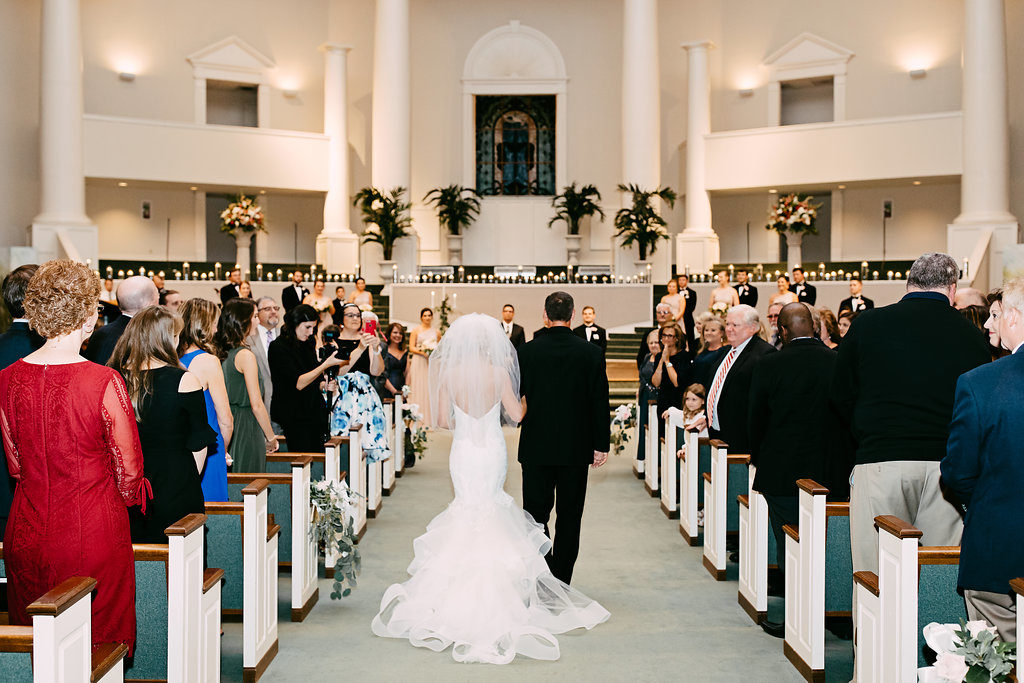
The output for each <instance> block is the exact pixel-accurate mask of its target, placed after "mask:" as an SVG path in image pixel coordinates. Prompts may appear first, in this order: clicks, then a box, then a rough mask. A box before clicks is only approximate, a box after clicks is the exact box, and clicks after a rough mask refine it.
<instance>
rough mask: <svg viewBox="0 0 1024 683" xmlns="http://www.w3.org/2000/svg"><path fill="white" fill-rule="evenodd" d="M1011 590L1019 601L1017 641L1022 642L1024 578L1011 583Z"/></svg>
mask: <svg viewBox="0 0 1024 683" xmlns="http://www.w3.org/2000/svg"><path fill="white" fill-rule="evenodd" d="M1010 588H1011V589H1012V590H1013V592H1014V593H1015V594H1016V601H1017V603H1016V604H1017V639H1018V640H1020V637H1021V634H1024V578H1017V579H1014V580H1013V581H1011V582H1010Z"/></svg>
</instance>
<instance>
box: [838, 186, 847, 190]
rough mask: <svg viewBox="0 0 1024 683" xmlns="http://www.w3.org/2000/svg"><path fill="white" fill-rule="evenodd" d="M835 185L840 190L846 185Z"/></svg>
mask: <svg viewBox="0 0 1024 683" xmlns="http://www.w3.org/2000/svg"><path fill="white" fill-rule="evenodd" d="M836 187H837V188H838V189H840V190H845V189H846V185H837V186H836Z"/></svg>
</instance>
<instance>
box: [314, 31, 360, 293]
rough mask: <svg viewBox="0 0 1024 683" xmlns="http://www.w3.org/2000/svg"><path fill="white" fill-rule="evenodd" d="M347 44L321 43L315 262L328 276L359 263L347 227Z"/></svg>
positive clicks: (355, 244)
mask: <svg viewBox="0 0 1024 683" xmlns="http://www.w3.org/2000/svg"><path fill="white" fill-rule="evenodd" d="M351 49H352V46H350V45H340V44H338V43H324V44H323V45H321V46H320V51H321V52H323V53H324V135H327V136H329V137H330V143H329V146H328V155H327V184H328V189H327V196H326V198H325V199H324V229H323V231H322V232H321V233H320V234H319V235H318V236H317V238H316V260H317V261H318V262H319V263H322V264H323V265H324V267H325V268H326V269H327V272H328V273H354V272H355V270H356V264H357V263H358V262H359V237H358V236H357V235H355V234H353V233H352V230H351V229H350V225H349V217H350V216H351V213H350V204H349V202H350V199H349V197H350V195H351V188H350V187H349V168H348V52H349V50H351Z"/></svg>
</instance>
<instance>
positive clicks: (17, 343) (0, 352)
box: [0, 322, 44, 541]
mask: <svg viewBox="0 0 1024 683" xmlns="http://www.w3.org/2000/svg"><path fill="white" fill-rule="evenodd" d="M43 341H44V340H43V338H42V337H40V336H39V335H38V334H36V333H35V332H33V331H32V330H30V329H29V327H28V323H26V322H13V323H11V326H10V327H9V328H8V329H7V331H6V332H4V333H3V334H0V370H3V369H4V368H6V367H7V366H8V365H11V364H13V363H14V362H15V361H17V360H19V359H21V358H24V357H25V356H27V355H28V354H30V353H32V352H33V351H35V350H36V349H38V348H39V347H40V346H42V345H43ZM13 500H14V482H12V481H11V475H10V474H9V473H8V471H7V456H6V454H5V453H4V450H3V442H2V441H0V541H3V540H4V528H5V527H6V526H7V516H8V515H9V514H10V512H11V503H12V502H13Z"/></svg>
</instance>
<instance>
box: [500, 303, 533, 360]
mask: <svg viewBox="0 0 1024 683" xmlns="http://www.w3.org/2000/svg"><path fill="white" fill-rule="evenodd" d="M515 317H516V308H515V306H513V305H512V304H505V305H504V306H502V307H501V329H503V330H505V336H506V337H508V340H509V341H510V342H512V347H513V348H515V350H516V351H518V350H519V347H520V346H522V345H523V344H525V343H526V331H525V330H523V326H522V325H517V324H516V323H514V322H513V318H515ZM536 334H537V333H536V332H535V333H534V336H536Z"/></svg>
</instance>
